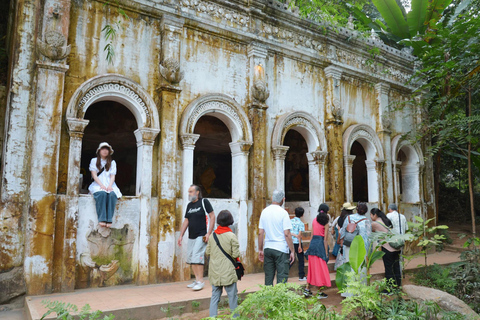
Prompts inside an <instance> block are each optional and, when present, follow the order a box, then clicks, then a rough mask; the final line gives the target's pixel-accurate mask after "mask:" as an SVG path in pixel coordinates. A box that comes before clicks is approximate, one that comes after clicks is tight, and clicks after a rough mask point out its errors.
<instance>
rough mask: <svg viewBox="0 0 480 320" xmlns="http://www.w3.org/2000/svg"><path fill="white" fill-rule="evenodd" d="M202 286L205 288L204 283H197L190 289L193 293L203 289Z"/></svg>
mask: <svg viewBox="0 0 480 320" xmlns="http://www.w3.org/2000/svg"><path fill="white" fill-rule="evenodd" d="M204 286H205V282H197V284H195V286H194V287H193V288H192V289H193V291H200V290H202V289H203V287H204Z"/></svg>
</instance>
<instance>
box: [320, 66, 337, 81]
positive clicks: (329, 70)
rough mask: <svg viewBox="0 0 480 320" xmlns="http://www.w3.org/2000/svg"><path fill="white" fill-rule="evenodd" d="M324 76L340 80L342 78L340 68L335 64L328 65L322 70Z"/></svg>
mask: <svg viewBox="0 0 480 320" xmlns="http://www.w3.org/2000/svg"><path fill="white" fill-rule="evenodd" d="M323 71H324V72H325V76H326V77H327V78H333V79H336V80H340V79H341V78H342V69H340V68H338V67H335V66H328V67H326V68H325V69H324V70H323Z"/></svg>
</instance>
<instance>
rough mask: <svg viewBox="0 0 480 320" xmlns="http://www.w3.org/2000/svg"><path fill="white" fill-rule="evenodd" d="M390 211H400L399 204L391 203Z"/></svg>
mask: <svg viewBox="0 0 480 320" xmlns="http://www.w3.org/2000/svg"><path fill="white" fill-rule="evenodd" d="M388 209H392V210H393V211H397V210H398V207H397V204H395V203H390V204H389V205H388Z"/></svg>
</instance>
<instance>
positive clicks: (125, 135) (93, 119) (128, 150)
mask: <svg viewBox="0 0 480 320" xmlns="http://www.w3.org/2000/svg"><path fill="white" fill-rule="evenodd" d="M85 119H87V120H89V123H88V125H87V127H86V128H85V131H84V135H83V141H82V158H81V165H80V166H81V169H80V170H81V174H82V180H83V183H82V188H81V193H84V194H85V193H88V185H89V184H90V183H91V174H90V171H89V168H88V166H89V164H90V160H91V159H92V158H94V157H96V154H95V153H96V150H97V147H98V144H99V143H100V142H103V141H106V142H108V143H109V144H110V145H111V146H112V147H113V149H114V150H115V153H114V154H113V159H114V160H115V162H116V163H117V175H116V176H115V182H116V184H117V185H118V187H119V188H120V190H121V192H122V194H123V195H125V196H135V190H136V188H135V186H136V168H137V142H136V139H135V134H134V131H135V130H137V121H136V120H135V116H134V115H133V114H132V113H131V112H130V110H128V108H127V107H125V106H124V105H122V104H121V103H119V102H115V101H101V102H97V103H94V104H92V105H91V106H90V107H89V108H88V110H87V112H86V113H85Z"/></svg>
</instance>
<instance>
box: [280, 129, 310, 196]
mask: <svg viewBox="0 0 480 320" xmlns="http://www.w3.org/2000/svg"><path fill="white" fill-rule="evenodd" d="M283 145H284V146H286V147H289V148H288V152H287V155H286V158H285V196H286V199H288V201H309V200H310V195H309V172H308V159H307V152H308V146H307V142H306V141H305V138H304V137H303V136H302V135H301V134H300V133H299V132H298V131H295V130H293V129H292V130H289V131H288V132H287V134H286V135H285V138H284V140H283Z"/></svg>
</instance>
